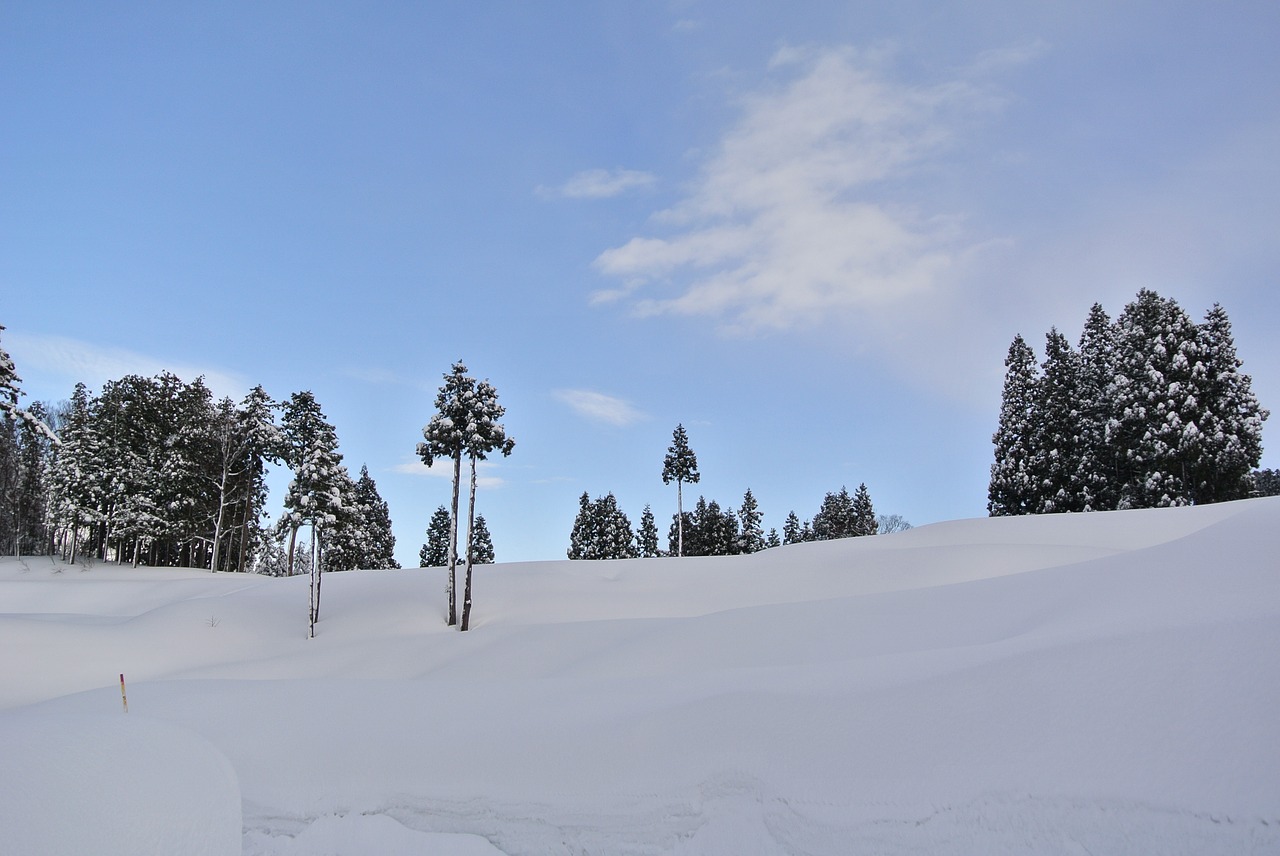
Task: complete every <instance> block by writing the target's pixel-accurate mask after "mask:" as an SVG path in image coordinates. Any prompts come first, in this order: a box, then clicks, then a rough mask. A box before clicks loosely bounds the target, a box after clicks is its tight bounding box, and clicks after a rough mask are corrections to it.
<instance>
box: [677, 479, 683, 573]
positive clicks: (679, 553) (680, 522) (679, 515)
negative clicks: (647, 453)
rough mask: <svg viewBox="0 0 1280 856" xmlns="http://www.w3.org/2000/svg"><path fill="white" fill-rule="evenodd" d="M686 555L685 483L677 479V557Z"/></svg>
mask: <svg viewBox="0 0 1280 856" xmlns="http://www.w3.org/2000/svg"><path fill="white" fill-rule="evenodd" d="M683 555H684V485H683V483H682V482H681V481H680V479H676V557H677V558H679V557H681V556H683Z"/></svg>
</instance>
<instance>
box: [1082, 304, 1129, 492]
mask: <svg viewBox="0 0 1280 856" xmlns="http://www.w3.org/2000/svg"><path fill="white" fill-rule="evenodd" d="M1115 351H1116V336H1115V327H1114V325H1113V324H1112V323H1111V319H1110V317H1108V315H1107V313H1106V311H1105V310H1104V309H1103V308H1102V305H1101V304H1099V303H1095V304H1093V307H1092V308H1091V309H1090V310H1089V317H1088V318H1087V319H1086V320H1085V324H1084V332H1083V333H1081V334H1080V350H1079V355H1080V375H1079V385H1078V389H1077V392H1078V400H1079V405H1078V407H1079V425H1080V435H1079V438H1078V443H1079V446H1078V448H1079V464H1078V465H1079V472H1077V473H1076V485H1077V490H1078V491H1079V502H1078V504H1079V507H1080V509H1081V510H1082V511H1097V510H1102V509H1112V508H1115V507H1116V503H1117V501H1118V490H1117V482H1118V481H1119V457H1118V455H1117V450H1116V449H1115V447H1113V446H1111V445H1110V444H1108V443H1107V424H1108V423H1109V422H1110V421H1111V415H1112V400H1111V393H1110V385H1111V382H1112V380H1113V379H1114V377H1115V363H1116V353H1115Z"/></svg>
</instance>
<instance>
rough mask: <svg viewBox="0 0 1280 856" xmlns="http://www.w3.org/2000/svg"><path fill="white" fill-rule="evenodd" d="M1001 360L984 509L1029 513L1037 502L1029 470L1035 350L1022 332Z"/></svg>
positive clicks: (993, 513) (996, 513)
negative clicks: (997, 413) (1002, 372)
mask: <svg viewBox="0 0 1280 856" xmlns="http://www.w3.org/2000/svg"><path fill="white" fill-rule="evenodd" d="M1004 364H1005V379H1004V392H1003V394H1002V396H1001V404H1000V423H999V426H998V427H997V428H996V433H995V435H994V436H993V437H992V438H991V439H992V442H993V443H994V444H995V463H994V464H992V465H991V482H990V484H989V485H988V487H987V511H988V513H989V514H991V516H993V517H997V516H1002V515H1010V514H1030V513H1031V512H1033V511H1035V509H1036V508H1037V507H1038V505H1039V497H1038V494H1037V491H1036V485H1035V479H1034V475H1033V474H1032V458H1033V455H1034V449H1033V446H1032V443H1033V441H1034V436H1035V434H1034V431H1035V424H1036V419H1037V417H1038V414H1037V411H1036V397H1037V392H1036V387H1037V385H1038V383H1039V370H1038V368H1037V366H1036V356H1035V353H1034V352H1033V351H1032V350H1031V348H1029V347H1027V343H1026V342H1025V341H1023V339H1022V336H1015V337H1014V339H1013V343H1012V344H1010V345H1009V355H1008V356H1007V357H1006V358H1005V361H1004Z"/></svg>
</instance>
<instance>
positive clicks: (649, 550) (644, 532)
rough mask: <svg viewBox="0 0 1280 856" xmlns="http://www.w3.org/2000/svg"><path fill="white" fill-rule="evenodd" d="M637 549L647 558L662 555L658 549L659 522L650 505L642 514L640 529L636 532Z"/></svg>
mask: <svg viewBox="0 0 1280 856" xmlns="http://www.w3.org/2000/svg"><path fill="white" fill-rule="evenodd" d="M636 550H637V552H638V553H639V555H640V556H641V557H642V558H645V559H650V558H653V557H655V556H659V555H661V553H660V552H659V550H658V523H657V521H656V520H654V518H653V509H652V508H650V507H649V506H648V505H646V506H645V507H644V511H643V512H641V514H640V529H639V530H638V531H637V532H636Z"/></svg>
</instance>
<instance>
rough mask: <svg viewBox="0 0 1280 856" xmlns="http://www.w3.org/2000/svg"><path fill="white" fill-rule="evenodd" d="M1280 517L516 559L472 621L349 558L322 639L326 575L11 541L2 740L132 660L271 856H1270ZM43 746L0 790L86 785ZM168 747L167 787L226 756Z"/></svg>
mask: <svg viewBox="0 0 1280 856" xmlns="http://www.w3.org/2000/svg"><path fill="white" fill-rule="evenodd" d="M1277 523H1280V500H1271V499H1268V500H1251V501H1247V502H1240V503H1229V504H1224V505H1219V506H1206V507H1199V508H1185V509H1167V510H1159V511H1141V512H1110V513H1099V514H1090V515H1070V516H1047V517H1039V518H1016V519H1014V518H1006V519H997V520H974V521H956V522H953V523H947V524H941V525H938V526H931V527H921V528H919V529H915V530H911V531H909V532H906V533H901V534H897V535H891V536H878V537H875V538H863V539H852V540H848V541H840V542H824V543H814V544H804V545H797V546H795V547H787V548H780V549H775V550H772V551H766V552H765V553H761V554H756V555H753V556H748V557H731V558H709V559H685V560H630V561H618V562H598V563H596V562H580V563H569V562H547V563H534V564H525V565H499V566H495V567H491V568H490V567H486V568H481V569H479V570H478V571H477V578H476V612H475V618H476V622H475V626H474V629H473V630H472V631H471V632H469V633H467V634H459V633H456V632H454V631H451V630H448V629H447V628H445V627H444V626H443V577H442V575H441V573H440V572H439V571H438V570H422V569H406V570H403V571H377V572H352V573H346V574H334V575H331V576H327V577H326V580H325V583H324V590H323V592H324V593H323V598H324V600H323V606H322V613H321V620H320V623H319V624H318V625H317V637H316V638H315V639H310V640H309V639H307V638H306V604H307V589H306V580H305V579H300V578H295V579H291V580H272V579H262V578H254V577H245V576H240V575H211V574H207V573H203V574H202V573H192V572H182V571H163V570H147V569H138V570H129V569H127V568H126V569H118V568H115V567H112V566H104V565H98V566H95V567H93V568H92V569H90V570H87V571H83V570H80V569H79V568H67V569H61V568H59V567H57V566H55V565H54V564H53V563H51V562H49V560H48V559H47V558H46V559H36V560H31V559H28V560H27V562H26V565H25V566H23V565H20V564H18V563H16V562H13V561H12V560H3V561H0V644H2V645H4V647H5V650H7V651H10V652H15V655H12V656H8V657H6V658H5V659H4V660H3V661H2V663H0V709H8V712H7V713H4V714H3V715H0V737H2V738H3V739H4V740H7V741H9V742H10V744H12V745H16V746H19V747H20V746H24V745H27V744H28V743H29V742H30V743H31V745H42V744H40V743H39V741H35V742H31V741H29V740H28V738H27V737H25V736H23V734H24V732H25V731H29V730H30V729H31V728H33V727H35V725H38V724H42V723H45V722H46V721H47V722H64V721H67V722H70V721H75V722H80V723H88V725H85V726H84V727H83V728H72V727H65V728H61V729H59V730H56V731H54V732H52V735H53V736H50V735H49V733H47V732H44V733H45V735H46V736H45V737H43V738H41V739H42V740H43V741H44V744H50V743H53V744H58V743H59V741H60V740H61V739H62V738H61V737H60V736H58V735H74V734H78V733H80V732H81V731H83V732H84V733H87V734H93V733H94V731H95V729H99V728H102V727H118V726H113V725H111V724H112V723H119V722H120V721H122V720H125V719H126V717H124V715H123V714H121V713H120V701H119V689H118V686H116V685H115V683H114V681H115V679H116V677H117V675H118V673H119V672H121V671H123V672H125V673H126V674H127V675H128V677H129V680H130V692H129V700H130V709H131V713H130V714H129V715H128V717H127V719H128V721H129V722H130V723H132V722H133V721H134V720H135V718H136V719H140V720H141V719H145V721H147V722H152V723H157V724H172V727H174V728H177V729H180V730H181V733H183V734H187V735H190V736H191V739H192V740H195V741H200V744H199V745H200V746H203V747H205V748H206V749H207V750H209V751H211V752H213V753H215V757H216V758H223V759H225V763H226V764H228V765H229V769H230V770H232V771H233V772H234V776H233V778H232V779H231V785H232V786H235V787H236V788H238V793H239V799H240V802H239V807H240V808H241V810H242V812H243V820H242V821H241V820H240V819H239V815H237V820H236V821H235V824H236V825H237V827H240V824H242V831H243V838H242V844H243V850H244V852H245V853H247V854H280V856H285V854H289V856H315V854H344V853H365V852H384V853H397V852H406V853H407V852H414V853H417V852H427V853H431V852H440V853H492V852H502V853H508V854H523V853H620V854H628V853H629V854H657V853H701V854H739V855H740V854H754V853H761V854H782V853H810V854H820V853H831V854H837V853H841V854H843V853H857V852H874V853H944V854H948V853H954V854H962V853H974V852H983V853H996V854H999V853H1010V854H1013V853H1074V852H1094V853H1099V852H1107V853H1150V852H1162V853H1187V854H1193V853H1194V854H1205V853H1249V852H1255V853H1266V852H1280V740H1277V739H1276V737H1277V731H1276V727H1275V721H1276V717H1275V713H1274V712H1275V711H1276V710H1277V709H1278V707H1280V680H1277V679H1278V678H1280V665H1277V663H1276V660H1275V657H1274V652H1275V651H1276V650H1278V649H1280V570H1278V569H1277V563H1276V560H1275V559H1274V557H1275V556H1277V555H1280V526H1277ZM41 563H43V564H41ZM56 571H60V572H56ZM196 735H198V737H197V736H196ZM73 742H74V741H72V740H71V739H70V737H68V744H67V745H71V743H73ZM77 745H78V744H77ZM56 748H57V746H53V747H50V749H49V750H48V751H50V752H52V751H53V750H54V749H56ZM83 751H85V750H84V749H83V747H81V748H79V749H76V750H75V752H83ZM133 751H134V750H130V753H133ZM44 752H45V750H41V751H40V752H25V753H24V752H22V751H18V752H17V754H16V755H15V756H14V757H15V758H16V759H17V760H16V762H15V763H13V764H8V765H6V767H5V773H4V776H5V778H4V780H3V786H4V787H6V788H9V789H11V790H12V789H15V788H17V787H18V785H17V783H18V782H20V781H22V780H24V779H26V778H28V777H29V776H31V775H33V772H34V774H38V775H37V777H39V776H44V777H46V778H48V780H49V781H50V782H51V783H55V784H56V782H58V781H60V780H61V779H63V778H67V777H71V776H74V775H75V771H74V769H73V768H72V767H68V766H62V767H59V766H56V765H51V764H50V765H46V764H45V763H44V761H43V760H42V758H43V755H44ZM137 753H138V754H141V755H142V756H144V757H146V758H153V759H155V754H154V753H150V754H149V753H148V752H147V751H146V750H137ZM72 754H73V755H74V754H75V753H74V752H73V753H72ZM170 754H171V755H173V756H174V759H175V762H174V763H172V764H170V765H165V764H162V763H161V761H160V760H159V759H155V763H156V764H157V765H158V766H160V767H164V768H166V769H162V770H157V771H156V776H157V777H159V776H161V774H162V773H164V774H167V775H169V776H170V777H172V776H175V775H177V774H178V772H179V770H178V769H176V768H182V767H190V768H192V769H196V770H205V769H207V770H210V771H212V769H213V767H214V766H216V764H213V762H212V761H210V762H209V764H208V765H206V766H204V767H201V766H199V764H198V763H196V762H194V761H187V760H185V759H186V758H187V756H188V755H191V756H195V755H198V754H199V753H198V752H196V750H195V749H194V748H192V747H188V748H187V749H184V750H183V751H181V752H179V751H176V750H174V751H172V752H171V753H170ZM113 763H114V761H113ZM200 763H204V762H200ZM46 767H47V769H46ZM219 775H220V774H219ZM219 775H215V774H213V773H212V772H207V773H204V774H202V775H199V776H197V777H195V779H194V780H192V779H191V778H190V777H188V778H187V779H184V781H188V782H189V783H190V784H189V787H192V788H197V789H199V788H208V789H210V790H214V791H217V792H218V793H222V792H223V790H224V789H222V785H220V784H218V783H219V782H223V779H221V778H219ZM215 785H216V787H215ZM51 786H53V785H51ZM175 793H181V792H180V791H175ZM82 798H83V799H85V800H87V801H92V799H93V797H92V794H86V795H82ZM104 798H105V797H104ZM209 801H210V800H209V799H208V798H207V796H203V795H202V794H200V793H197V794H190V795H189V799H188V800H187V802H186V803H184V805H187V807H188V808H189V807H190V805H202V804H204V803H206V802H209ZM24 805H26V806H27V807H26V808H25V809H23V811H24V812H27V813H29V814H30V816H31V818H32V823H31V824H30V828H33V829H39V828H45V827H41V826H40V825H39V823H36V821H40V822H44V821H47V820H48V817H47V816H46V815H47V814H48V813H49V812H51V811H52V809H51V808H47V807H45V808H42V807H41V805H39V804H31V803H26V804H24ZM133 812H134V810H133V809H128V808H121V809H120V813H122V814H124V815H130V814H131V813H133ZM208 814H209V818H208V820H209V822H210V823H211V824H215V825H218V826H219V827H222V826H226V825H227V824H228V823H229V822H230V821H229V820H228V817H229V816H228V815H227V814H226V812H223V811H221V810H218V811H213V810H210V811H209V813H208ZM24 816H25V815H24ZM137 816H139V817H146V818H147V819H148V824H149V825H150V826H153V827H156V828H157V829H160V828H161V827H164V825H165V824H164V821H163V819H159V818H158V817H157V812H155V811H151V812H149V813H145V814H144V813H142V810H141V809H138V810H137ZM180 816H181V812H180V811H179V810H177V809H175V810H174V814H173V817H174V822H173V824H172V826H173V827H174V828H175V830H176V829H177V828H178V827H179V826H180V824H179V821H178V818H179V817H180ZM73 825H74V823H73ZM5 826H8V824H5ZM46 827H47V824H46ZM183 828H185V827H183ZM175 830H171V831H173V834H175V835H178V834H180V833H179V832H177V831H175ZM121 852H123V851H121ZM130 852H134V853H144V852H165V851H158V850H157V851H153V850H147V849H146V848H145V847H142V846H136V847H134V849H132V850H131V851H130ZM168 852H181V848H180V849H179V850H170V851H168ZM199 852H226V851H199Z"/></svg>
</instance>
